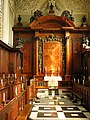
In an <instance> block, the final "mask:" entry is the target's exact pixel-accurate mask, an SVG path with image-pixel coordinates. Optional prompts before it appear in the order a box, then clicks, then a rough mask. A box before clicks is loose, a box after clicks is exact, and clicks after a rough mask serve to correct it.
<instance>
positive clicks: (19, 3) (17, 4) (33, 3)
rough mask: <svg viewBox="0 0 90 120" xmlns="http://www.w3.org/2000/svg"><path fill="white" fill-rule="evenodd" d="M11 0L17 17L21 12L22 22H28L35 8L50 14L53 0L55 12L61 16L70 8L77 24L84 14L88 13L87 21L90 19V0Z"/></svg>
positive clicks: (44, 13)
mask: <svg viewBox="0 0 90 120" xmlns="http://www.w3.org/2000/svg"><path fill="white" fill-rule="evenodd" d="M12 1H13V0H10V2H11V4H12V6H14V11H15V13H16V21H17V17H18V15H19V14H20V15H21V16H22V18H23V20H22V22H24V23H25V24H27V23H28V22H29V19H30V17H31V16H32V15H33V13H34V11H35V10H40V11H41V12H42V13H43V15H48V13H49V6H50V4H51V2H52V4H53V6H54V11H55V12H54V14H55V15H57V16H61V14H62V12H63V11H64V10H69V11H70V12H71V13H72V15H73V16H74V18H75V24H76V25H77V26H78V25H79V24H80V22H81V21H80V20H81V18H82V16H83V15H86V17H87V19H88V20H87V21H89V19H90V0H14V4H13V2H12Z"/></svg>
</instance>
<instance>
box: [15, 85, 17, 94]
mask: <svg viewBox="0 0 90 120" xmlns="http://www.w3.org/2000/svg"><path fill="white" fill-rule="evenodd" d="M15 93H16V95H17V86H16V90H15Z"/></svg>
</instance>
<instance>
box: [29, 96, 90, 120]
mask: <svg viewBox="0 0 90 120" xmlns="http://www.w3.org/2000/svg"><path fill="white" fill-rule="evenodd" d="M28 120H90V113H89V112H88V111H87V110H86V109H85V108H84V107H83V106H80V105H79V104H78V103H77V104H74V103H73V102H72V101H71V100H70V99H69V97H68V96H67V95H65V94H61V95H57V96H55V98H53V97H52V96H51V95H49V96H48V97H44V96H43V97H40V99H38V100H36V101H35V102H33V108H32V111H31V114H30V116H29V118H28Z"/></svg>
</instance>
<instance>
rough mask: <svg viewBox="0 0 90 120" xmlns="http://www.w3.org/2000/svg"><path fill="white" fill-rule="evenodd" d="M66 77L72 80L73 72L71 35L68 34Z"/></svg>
mask: <svg viewBox="0 0 90 120" xmlns="http://www.w3.org/2000/svg"><path fill="white" fill-rule="evenodd" d="M66 38H67V40H66V75H65V79H66V80H70V79H71V70H72V41H71V38H70V33H69V32H67V34H66Z"/></svg>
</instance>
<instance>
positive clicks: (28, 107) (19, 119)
mask: <svg viewBox="0 0 90 120" xmlns="http://www.w3.org/2000/svg"><path fill="white" fill-rule="evenodd" d="M31 110H32V105H30V104H26V105H25V107H24V109H23V110H22V111H21V113H20V114H19V116H18V117H17V119H16V120H27V117H28V116H29V114H30V112H31Z"/></svg>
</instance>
